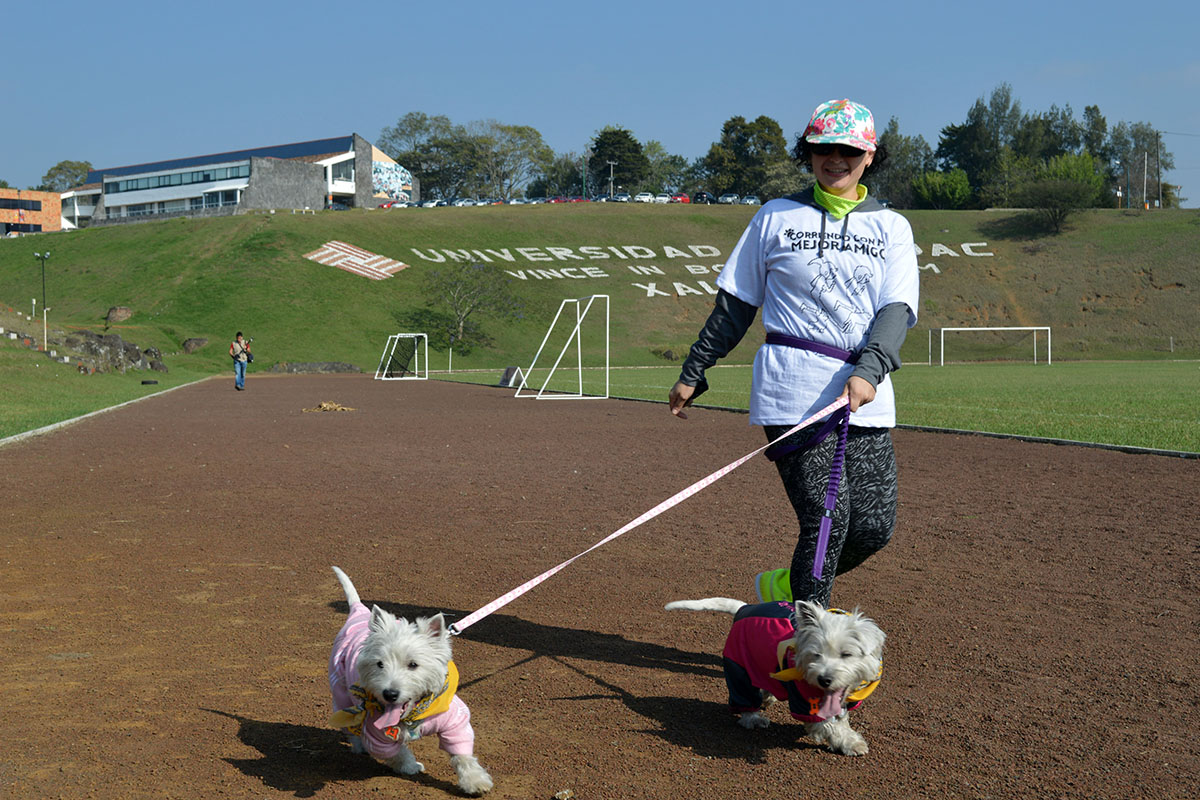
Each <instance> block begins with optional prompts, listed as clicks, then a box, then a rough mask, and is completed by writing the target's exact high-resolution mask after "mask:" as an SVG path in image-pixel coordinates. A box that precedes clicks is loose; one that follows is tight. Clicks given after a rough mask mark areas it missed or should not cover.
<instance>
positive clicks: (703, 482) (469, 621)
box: [449, 397, 850, 636]
mask: <svg viewBox="0 0 1200 800" xmlns="http://www.w3.org/2000/svg"><path fill="white" fill-rule="evenodd" d="M849 402H850V400H849V398H846V397H839V398H838V399H837V400H834V401H833V402H832V403H830V404H829V405H827V406H825V407H824V408H822V409H821V410H820V411H818V412H817V413H815V414H813V415H812V416H811V417H809V418H808V419H806V420H804V421H802V422H800V423H798V424H797V425H796V426H795V427H793V428H791V429H790V430H788V431H787V432H786V433H784V434H783V435H782V436H780V437H779V438H778V439H776V440H775V441H773V442H768V443H767V444H764V445H763V446H762V447H760V448H758V449H757V450H755V451H754V452H752V453H747V454H746V455H744V456H742V457H741V458H739V459H738V460H737V461H734V462H733V463H732V464H729V465H727V466H724V467H721V469H719V470H717V471H716V472H714V473H712V474H711V475H709V476H708V477H706V478H701V479H700V480H698V481H696V482H695V483H693V484H692V485H691V486H689V487H687V488H686V489H684V490H683V491H681V492H679V493H678V494H676V495H674V496H673V497H670V498H669V499H667V500H664V501H663V502H661V503H659V504H658V505H656V506H655V507H654V508H652V509H650V510H649V511H647V512H646V513H645V514H642V515H641V516H640V517H638V518H637V519H635V520H633V521H632V522H630V523H628V524H627V525H625V527H623V528H621V529H620V530H618V531H615V532H613V533H610V534H609V535H608V536H605V537H604V538H603V539H601V540H600V541H598V542H596V543H595V544H594V545H592V546H591V547H589V548H588V549H587V550H584V551H583V552H582V553H580V554H579V555H577V556H574V557H572V558H569V559H567V560H566V561H564V562H562V563H561V564H559V565H558V566H557V567H552V568H551V569H548V570H546V571H545V572H543V573H542V574H541V575H538V576H537V577H536V578H531V579H530V580H528V581H526V582H525V583H522V584H521V585H520V586H518V587H517V588H515V589H513V590H512V591H510V592H508V593H507V594H503V595H501V596H500V597H497V598H496V599H495V600H493V601H492V602H490V603H488V604H487V605H486V606H484V607H483V608H481V609H479V610H478V611H473V612H472V613H470V614H468V615H467V616H465V617H463V618H462V619H461V620H459V621H458V622H455V623H453V624H452V625H450V626H449V630H450V633H452V634H454V635H455V636H457V635H458V634H460V633H462V632H463V631H465V630H466V629H467V628H469V627H471V626H472V625H474V624H475V623H476V622H479V620H481V619H483V618H484V617H486V616H487V615H488V614H491V613H492V612H493V611H496V610H498V609H500V608H503V607H504V606H506V605H508V604H509V603H511V602H512V601H513V600H516V599H517V598H518V597H520V596H521V595H523V594H525V593H526V592H528V591H529V590H530V589H532V588H533V587H535V586H537V585H538V584H539V583H541V582H542V581H544V580H546V579H547V578H549V577H550V576H551V575H554V574H555V573H557V572H559V571H561V570H563V569H565V568H566V567H567V566H569V565H570V564H571V563H572V562H574V561H575V560H576V559H579V558H582V557H583V556H586V555H587V554H588V553H590V552H592V551H593V550H595V549H596V548H598V547H600V546H601V545H605V544H608V543H609V542H611V541H612V540H613V539H616V538H617V537H618V536H621V535H622V534H625V533H628V532H629V531H631V530H633V529H634V528H636V527H637V526H639V525H641V524H642V523H643V522H647V521H649V520H651V519H654V518H655V517H657V516H658V515H659V514H661V513H663V512H664V511H666V510H668V509H670V508H674V507H675V506H677V505H679V504H680V503H682V502H683V501H684V500H686V499H688V498H689V497H691V496H692V495H694V494H697V493H698V492H699V491H700V490H701V489H705V488H707V487H708V486H711V485H712V484H714V483H716V482H717V481H718V480H720V479H721V478H724V477H725V476H726V475H728V474H729V473H731V472H733V471H734V470H735V469H737V468H738V467H740V466H741V465H742V464H745V463H746V462H747V461H749V460H750V459H752V458H754V457H755V456H756V455H758V454H759V453H761V452H762V451H764V450H766V449H767V448H768V447H770V446H771V445H773V444H775V442H778V441H780V440H781V439H786V438H787V437H788V436H791V435H792V434H793V433H795V432H796V431H798V430H800V429H801V428H804V427H807V426H809V425H811V424H813V423H814V422H816V421H817V420H819V419H821V418H823V417H826V416H828V415H829V414H832V413H833V412H834V411H837V410H838V409H839V408H841V407H842V406H844V405H846V404H847V403H849Z"/></svg>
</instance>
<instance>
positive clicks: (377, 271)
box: [304, 241, 408, 281]
mask: <svg viewBox="0 0 1200 800" xmlns="http://www.w3.org/2000/svg"><path fill="white" fill-rule="evenodd" d="M304 257H305V258H307V259H308V260H310V261H315V262H317V263H318V264H324V265H325V266H327V267H337V268H338V269H344V270H346V271H347V272H353V273H354V274H355V275H362V276H363V277H365V278H370V279H371V280H373V281H381V280H383V279H384V278H390V277H392V276H393V275H395V274H396V273H397V272H399V271H400V270H402V269H407V268H408V264H404V263H402V262H400V261H396V260H395V259H391V258H388V257H387V256H381V255H379V254H378V253H372V252H371V251H369V250H363V249H362V248H361V247H355V246H354V245H352V244H346V243H345V242H336V241H335V242H326V243H325V244H323V245H321V247H320V249H318V250H314V251H312V252H311V253H305V254H304Z"/></svg>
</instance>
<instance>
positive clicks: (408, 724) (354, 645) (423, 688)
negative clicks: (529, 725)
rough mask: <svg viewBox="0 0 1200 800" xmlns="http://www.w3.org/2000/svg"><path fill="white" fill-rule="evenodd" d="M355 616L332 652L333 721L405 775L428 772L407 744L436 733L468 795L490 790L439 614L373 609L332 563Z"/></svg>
mask: <svg viewBox="0 0 1200 800" xmlns="http://www.w3.org/2000/svg"><path fill="white" fill-rule="evenodd" d="M333 571H334V573H335V574H336V575H337V578H338V581H339V582H340V583H341V584H342V590H343V591H344V592H345V593H346V602H347V603H349V605H350V614H349V615H348V616H347V617H346V622H345V624H344V625H342V629H341V630H340V631H339V632H338V635H337V638H335V639H334V641H333V650H332V652H331V653H330V655H329V690H330V693H331V694H332V695H333V708H334V713H333V715H332V716H331V717H330V724H332V725H333V726H334V727H335V728H342V729H344V730H345V731H346V732H347V734H348V735H349V736H350V742H351V745H352V747H353V749H354V752H356V753H362V752H366V753H368V754H370V755H372V756H374V757H375V758H378V759H380V760H381V761H383V762H385V763H386V764H388V766H390V767H391V768H392V769H393V770H395V771H396V772H398V773H401V774H404V775H415V774H417V773H419V772H424V771H425V765H424V764H422V763H421V762H419V761H417V759H416V757H415V756H413V754H412V751H411V750H409V748H408V743H409V742H412V741H415V740H416V739H419V738H421V737H422V736H431V735H433V734H437V737H438V742H439V745H440V747H441V749H442V750H445V751H446V752H447V753H449V754H450V764H451V766H453V767H454V771H455V772H456V773H457V774H458V786H459V788H461V789H462V790H463V791H464V792H466V793H467V794H483V793H484V792H486V791H488V790H490V789H491V788H492V777H491V776H490V775H488V773H487V770H485V769H484V768H483V767H482V766H481V765H480V763H479V761H478V759H476V758H475V756H474V748H475V731H474V729H472V728H471V711H470V709H468V708H467V704H466V703H464V702H463V701H462V700H461V699H460V698H459V697H458V695H457V694H455V692H456V690H457V688H458V668H457V667H456V666H455V664H454V662H453V661H452V660H451V658H450V633H449V631H448V630H447V629H446V622H445V620H444V619H443V617H442V615H441V614H438V615H437V616H435V617H430V618H425V617H421V618H418V619H417V620H416V621H415V622H409V621H408V620H406V619H403V618H397V617H395V616H393V615H392V614H389V613H388V612H386V611H384V610H383V609H381V608H380V607H379V606H373V607H372V608H371V609H370V610H369V611H368V610H367V607H366V606H365V605H363V603H362V601H361V600H360V599H359V597H358V591H357V590H356V589H355V588H354V584H353V583H351V582H350V578H349V577H347V575H346V573H344V572H342V570H340V569H338V568H337V567H334V568H333Z"/></svg>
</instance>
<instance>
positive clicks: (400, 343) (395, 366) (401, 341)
mask: <svg viewBox="0 0 1200 800" xmlns="http://www.w3.org/2000/svg"><path fill="white" fill-rule="evenodd" d="M428 379H429V337H428V336H426V335H425V334H423V333H393V334H392V335H391V336H389V337H388V340H387V344H386V345H385V346H384V348H383V355H382V356H380V357H379V366H378V367H377V368H376V370H375V380H377V381H424V380H428Z"/></svg>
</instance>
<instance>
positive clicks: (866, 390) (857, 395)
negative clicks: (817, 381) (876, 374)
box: [838, 375, 875, 411]
mask: <svg viewBox="0 0 1200 800" xmlns="http://www.w3.org/2000/svg"><path fill="white" fill-rule="evenodd" d="M842 397H849V398H850V410H851V411H858V409H859V407H860V406H865V405H866V404H867V403H869V402H871V401H872V400H874V399H875V387H874V386H872V385H871V382H870V381H868V380H866V379H865V378H860V377H858V376H857V375H852V376H851V377H850V380H848V381H846V388H844V389H842V393H841V394H840V395H838V398H839V399H840V398H842Z"/></svg>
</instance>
